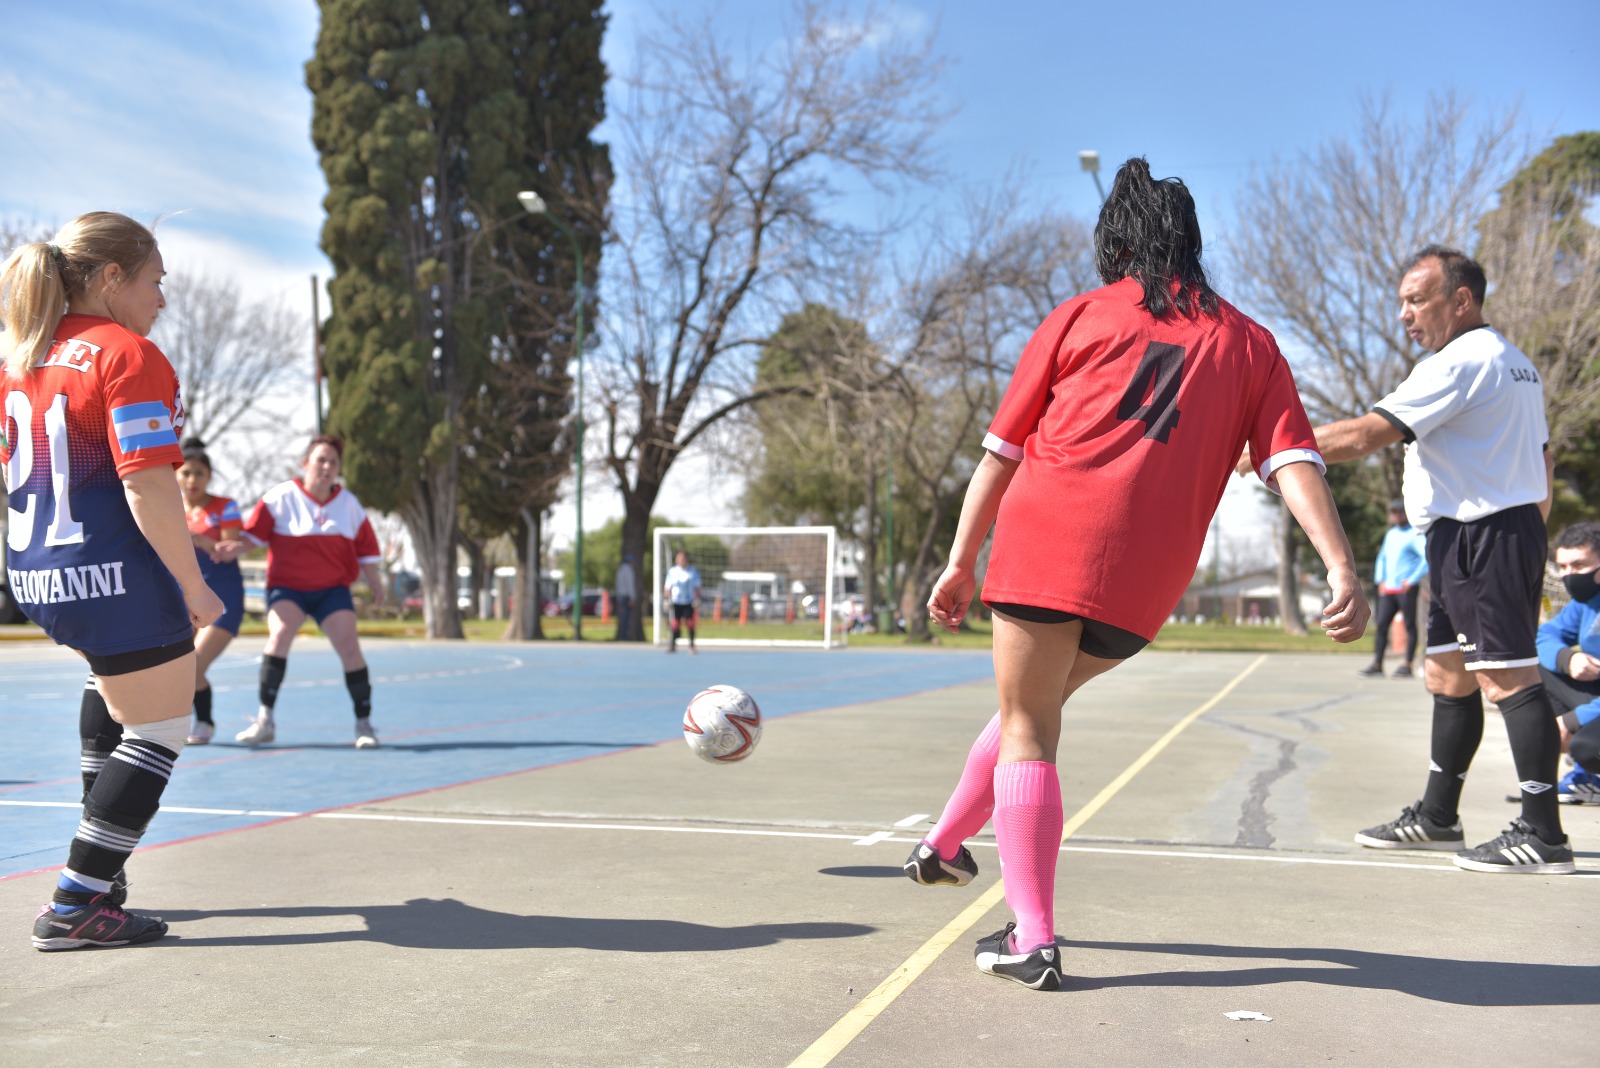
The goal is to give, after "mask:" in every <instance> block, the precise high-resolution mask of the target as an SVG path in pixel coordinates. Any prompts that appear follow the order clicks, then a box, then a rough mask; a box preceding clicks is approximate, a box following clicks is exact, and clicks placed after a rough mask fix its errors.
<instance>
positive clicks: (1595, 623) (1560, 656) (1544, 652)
mask: <svg viewBox="0 0 1600 1068" xmlns="http://www.w3.org/2000/svg"><path fill="white" fill-rule="evenodd" d="M1538 644H1539V663H1541V664H1543V665H1544V666H1545V667H1546V668H1548V669H1549V670H1550V671H1553V672H1555V673H1556V674H1557V675H1561V676H1563V677H1566V676H1567V661H1569V660H1571V659H1572V647H1573V646H1574V645H1576V646H1577V647H1578V648H1579V649H1580V650H1582V651H1583V652H1584V653H1585V654H1586V655H1588V656H1592V657H1595V658H1597V659H1600V597H1595V598H1594V599H1592V600H1589V601H1572V602H1570V603H1569V604H1568V605H1567V607H1565V608H1563V609H1562V610H1561V611H1560V612H1559V613H1557V615H1556V618H1554V619H1552V620H1551V621H1550V622H1548V623H1546V624H1544V626H1542V627H1540V628H1539V638H1538ZM1572 712H1573V714H1574V715H1575V716H1577V717H1578V722H1579V723H1580V724H1588V723H1592V722H1593V721H1595V720H1596V719H1600V697H1597V698H1595V699H1594V700H1593V701H1590V702H1589V703H1588V704H1586V705H1579V706H1578V707H1577V708H1575V709H1573V710H1572Z"/></svg>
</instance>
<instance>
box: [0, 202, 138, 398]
mask: <svg viewBox="0 0 1600 1068" xmlns="http://www.w3.org/2000/svg"><path fill="white" fill-rule="evenodd" d="M155 251H156V239H155V235H154V234H152V233H151V232H150V231H149V230H148V229H146V228H145V227H144V226H141V225H140V224H139V223H137V222H134V221H133V220H132V219H130V218H128V217H127V216H126V215H119V214H117V213H116V212H112V211H91V212H89V213H88V214H86V215H80V216H78V217H77V218H76V219H73V220H72V221H71V222H69V223H67V225H65V226H63V227H62V228H61V232H60V233H58V234H56V236H55V239H54V240H53V241H34V242H31V243H29V244H26V245H23V246H21V247H20V248H18V249H17V250H16V251H15V252H13V253H12V254H11V256H10V257H9V258H8V259H7V260H6V262H5V266H4V267H0V302H3V304H4V309H3V311H0V322H3V323H4V325H5V331H6V334H7V335H8V336H7V338H6V341H5V349H6V352H5V362H6V366H7V367H9V368H10V369H12V370H14V371H17V372H19V373H21V374H27V373H28V372H30V371H32V370H33V368H34V367H35V365H37V364H38V362H39V359H40V358H41V357H42V356H43V355H44V354H45V351H46V350H47V349H49V347H50V342H51V341H52V339H54V337H55V332H56V327H58V326H60V325H61V317H62V316H63V315H65V314H66V312H67V304H68V302H69V301H70V300H71V299H72V298H73V297H77V296H82V295H84V294H85V293H87V292H88V288H89V285H90V283H91V282H93V281H94V279H95V278H97V277H98V276H99V274H100V272H101V271H102V270H104V268H105V266H106V264H108V263H115V264H116V265H117V266H119V267H121V268H122V272H123V277H125V278H132V277H133V276H134V275H135V274H137V273H139V271H140V269H141V268H143V267H144V265H145V263H146V262H147V261H148V260H149V259H150V257H151V256H152V255H153V254H154V253H155Z"/></svg>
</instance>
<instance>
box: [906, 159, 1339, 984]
mask: <svg viewBox="0 0 1600 1068" xmlns="http://www.w3.org/2000/svg"><path fill="white" fill-rule="evenodd" d="M1200 251H1201V240H1200V226H1199V223H1198V221H1197V219H1196V217H1195V211H1194V201H1193V199H1192V198H1191V197H1190V195H1189V191H1188V190H1187V189H1186V188H1185V187H1184V185H1183V183H1182V182H1180V181H1178V180H1177V179H1172V178H1169V179H1165V180H1163V181H1156V180H1155V179H1153V178H1152V177H1151V176H1150V168H1149V165H1148V164H1147V163H1146V162H1145V161H1144V160H1143V159H1130V160H1129V161H1128V162H1127V163H1125V164H1123V166H1122V167H1121V168H1120V169H1119V170H1118V171H1117V176H1116V179H1115V181H1114V182H1113V184H1112V188H1111V194H1110V196H1109V197H1107V198H1106V203H1105V206H1104V207H1103V209H1102V210H1101V213H1100V219H1099V222H1098V224H1097V225H1096V227H1095V253H1096V266H1097V268H1098V270H1099V274H1100V277H1101V279H1102V280H1103V281H1104V282H1105V283H1106V285H1105V286H1104V287H1103V288H1101V289H1097V290H1094V291H1092V292H1090V293H1085V294H1083V295H1081V296H1079V297H1076V298H1074V299H1073V300H1070V301H1068V302H1066V303H1065V304H1063V305H1061V306H1060V307H1059V308H1057V309H1056V310H1055V311H1054V312H1052V313H1051V314H1050V316H1049V317H1048V318H1046V320H1045V321H1044V323H1043V324H1041V325H1040V327H1039V328H1038V330H1036V331H1035V332H1034V335H1033V337H1032V338H1031V339H1030V340H1029V342H1028V344H1027V346H1026V347H1025V348H1024V350H1023V352H1022V355H1021V357H1020V358H1019V360H1018V362H1017V368H1016V372H1015V374H1014V375H1013V377H1012V380H1011V383H1010V385H1009V386H1008V387H1007V390H1006V394H1005V397H1004V399H1003V400H1002V401H1001V404H1000V407H999V409H998V411H997V412H996V413H995V418H994V422H993V423H992V424H991V425H990V428H989V434H988V436H987V437H986V438H985V440H984V453H983V457H982V459H981V460H980V461H979V463H978V467H977V470H976V472H975V473H974V474H973V476H972V482H971V484H970V486H969V487H968V489H967V496H966V501H965V503H964V504H963V506H962V511H961V518H960V520H959V523H958V526H957V531H956V535H955V541H954V544H953V545H952V547H951V550H950V563H949V565H948V567H947V568H946V569H945V572H944V574H943V575H942V576H941V577H940V578H939V581H938V583H937V584H936V585H935V586H934V590H933V596H932V598H931V599H930V600H929V602H928V611H929V614H930V616H931V617H932V618H933V620H934V621H935V622H936V623H938V624H939V625H940V626H943V627H945V628H947V629H949V630H951V631H955V630H956V629H957V628H958V627H959V626H960V623H961V620H962V618H963V617H964V616H965V615H966V613H967V610H968V608H969V607H970V606H971V603H972V597H973V591H974V589H975V586H976V575H975V567H976V563H977V557H978V550H979V548H980V547H981V546H982V544H983V542H984V540H985V538H987V537H988V534H989V529H990V527H991V526H992V527H994V529H995V537H994V546H993V548H992V550H991V552H990V557H989V569H988V572H987V574H986V576H985V578H984V587H983V590H984V602H985V603H986V604H988V605H989V607H990V608H991V609H992V610H993V612H994V665H995V679H996V681H997V683H998V684H999V690H1000V711H999V712H998V713H997V714H996V716H995V717H994V719H993V720H991V721H990V724H989V726H988V728H986V729H985V731H984V732H983V733H982V734H981V735H980V736H979V738H978V741H977V743H976V744H974V746H973V748H972V750H971V753H970V754H969V756H968V760H967V766H966V769H965V771H964V772H963V774H962V777H961V780H960V782H959V783H958V785H957V788H956V791H955V794H954V795H953V796H952V797H951V799H950V802H949V804H947V805H946V806H945V810H944V814H943V815H942V816H941V817H940V819H939V822H938V824H936V825H935V827H934V829H933V831H932V832H930V833H929V835H928V837H927V838H926V839H925V840H924V841H923V842H921V843H919V844H918V846H917V847H916V848H915V849H913V850H912V853H911V856H910V857H909V858H908V859H907V861H906V864H905V871H906V874H907V875H908V876H909V877H910V878H912V879H913V880H915V881H916V882H918V883H922V884H924V885H939V884H950V885H964V884H965V883H967V882H970V881H971V879H972V877H973V876H974V875H976V874H977V865H976V864H975V863H973V861H972V855H971V853H970V852H968V850H967V849H966V848H965V846H963V845H962V842H963V841H964V840H965V839H966V838H968V837H970V836H971V835H973V834H975V833H977V832H978V831H979V830H980V829H982V827H983V825H984V824H985V823H986V822H988V820H989V817H990V813H991V811H992V812H993V818H994V825H995V837H996V839H997V842H998V845H999V852H1000V861H1001V864H1002V865H1003V867H1004V871H1005V891H1006V902H1007V904H1009V905H1010V906H1011V908H1012V910H1013V911H1014V912H1015V913H1016V916H1017V919H1016V922H1015V923H1012V924H1008V925H1007V926H1006V928H1005V929H1004V930H1001V931H997V932H995V933H994V934H992V935H990V936H988V937H987V938H984V939H982V940H980V941H979V943H978V950H977V965H978V967H979V969H980V970H982V971H985V972H987V973H989V974H991V975H996V976H999V977H1001V978H1004V979H1009V980H1012V981H1013V982H1018V983H1021V984H1023V985H1024V986H1028V987H1031V988H1033V989H1044V990H1054V989H1056V988H1058V987H1059V986H1060V983H1061V975H1062V969H1061V962H1060V957H1059V951H1058V949H1057V947H1056V943H1055V916H1054V907H1055V875H1056V859H1057V856H1058V852H1059V850H1060V846H1061V831H1062V809H1061V787H1060V781H1059V779H1058V778H1057V775H1056V766H1055V761H1056V749H1057V745H1058V743H1059V740H1060V735H1061V708H1062V705H1063V704H1065V702H1066V701H1067V699H1068V698H1069V697H1070V696H1071V695H1072V694H1073V693H1074V692H1075V691H1076V690H1077V689H1078V687H1080V686H1082V685H1083V684H1084V683H1085V682H1087V681H1089V680H1090V679H1092V678H1094V677H1095V676H1096V675H1100V674H1102V673H1104V672H1106V671H1109V670H1111V669H1112V668H1113V667H1115V666H1116V665H1117V664H1118V663H1119V662H1120V661H1122V660H1125V659H1127V658H1128V657H1130V656H1133V655H1134V654H1135V653H1137V652H1138V651H1139V650H1140V649H1142V648H1143V647H1144V646H1145V644H1146V643H1148V642H1149V641H1150V640H1151V639H1152V638H1153V637H1154V636H1155V633H1156V631H1157V630H1158V629H1159V628H1160V626H1161V624H1162V622H1163V621H1165V620H1166V619H1167V617H1168V616H1169V615H1170V614H1171V612H1172V609H1173V608H1174V606H1175V605H1176V604H1177V602H1178V599H1179V598H1180V597H1181V596H1182V594H1183V590H1184V588H1185V587H1186V586H1187V584H1188V582H1189V580H1190V579H1191V578H1192V577H1193V575H1194V569H1195V564H1196V562H1197V561H1198V559H1199V555H1200V548H1201V545H1202V544H1203V543H1204V540H1205V534H1206V528H1207V526H1208V525H1209V523H1210V521H1211V516H1212V514H1213V513H1214V512H1215V511H1216V507H1217V503H1218V501H1220V500H1221V498H1222V491H1223V488H1224V487H1225V485H1226V484H1227V480H1228V477H1229V476H1230V475H1231V474H1232V471H1233V465H1234V462H1235V461H1236V460H1237V459H1238V457H1239V454H1240V453H1241V452H1242V451H1243V450H1244V447H1245V445H1246V444H1247V443H1248V444H1249V445H1250V446H1251V450H1252V454H1253V455H1254V456H1258V457H1262V458H1263V459H1262V461H1261V463H1260V465H1259V468H1258V470H1259V472H1260V474H1261V477H1262V480H1263V481H1264V482H1266V483H1267V485H1268V486H1269V487H1270V488H1272V489H1275V490H1278V491H1279V492H1281V493H1282V494H1283V496H1284V499H1285V500H1286V501H1287V502H1288V505H1289V508H1290V510H1291V511H1292V512H1293V513H1294V516H1295V518H1296V519H1298V520H1299V521H1300V525H1301V526H1302V527H1303V528H1304V529H1305V531H1306V534H1307V535H1308V536H1309V537H1310V539H1311V543H1312V545H1313V546H1314V547H1315V548H1316V550H1317V552H1318V553H1319V554H1320V555H1321V557H1322V560H1323V562H1324V563H1325V564H1326V565H1327V567H1328V580H1329V583H1330V585H1331V586H1332V588H1333V602H1332V603H1331V604H1329V605H1328V607H1327V608H1326V609H1324V611H1323V620H1322V625H1323V628H1324V629H1325V630H1326V631H1327V632H1328V634H1329V636H1330V637H1332V638H1333V639H1334V640H1335V641H1340V642H1351V641H1355V640H1356V639H1357V638H1359V637H1360V636H1361V634H1362V632H1363V631H1364V630H1365V628H1366V622H1367V616H1368V609H1367V604H1366V599H1365V598H1364V597H1363V595H1362V592H1361V584H1360V582H1359V581H1358V580H1357V578H1356V572H1355V561H1354V559H1353V557H1352V555H1351V552H1350V545H1349V542H1348V541H1347V540H1346V538H1345V535H1344V528H1343V527H1342V526H1341V525H1340V522H1339V515H1338V512H1337V511H1336V510H1335V508H1334V504H1333V497H1332V495H1331V494H1330V493H1329V492H1328V486H1327V483H1326V482H1325V481H1324V480H1323V474H1322V472H1323V466H1322V459H1321V457H1320V456H1319V455H1318V454H1317V451H1316V444H1317V443H1316V438H1315V437H1313V436H1312V433H1311V424H1310V422H1309V421H1308V420H1307V419H1306V415H1305V411H1304V410H1303V409H1302V408H1301V405H1300V399H1299V395H1298V394H1297V393H1296V391H1295V386H1294V378H1293V376H1292V375H1291V374H1290V372H1289V367H1288V364H1287V363H1286V362H1285V361H1284V358H1283V356H1282V354H1281V353H1280V352H1279V351H1278V347H1277V343H1276V342H1275V341H1274V340H1273V338H1272V335H1271V334H1270V333H1268V332H1267V331H1266V330H1265V329H1263V328H1262V327H1260V326H1258V325H1257V324H1256V323H1254V322H1252V321H1251V320H1249V319H1248V318H1246V317H1245V316H1244V315H1242V314H1241V313H1240V312H1239V311H1238V310H1237V309H1235V308H1233V307H1232V306H1231V305H1229V304H1228V303H1227V302H1226V301H1223V300H1222V299H1221V298H1219V297H1218V296H1217V295H1216V293H1214V292H1213V291H1212V289H1211V287H1210V285H1209V284H1208V282H1207V281H1206V277H1205V272H1204V270H1203V269H1202V268H1201V266H1200Z"/></svg>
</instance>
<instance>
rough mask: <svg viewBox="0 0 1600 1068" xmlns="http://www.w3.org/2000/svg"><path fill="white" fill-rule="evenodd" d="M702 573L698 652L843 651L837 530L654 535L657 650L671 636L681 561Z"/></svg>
mask: <svg viewBox="0 0 1600 1068" xmlns="http://www.w3.org/2000/svg"><path fill="white" fill-rule="evenodd" d="M680 550H682V551H683V552H686V553H688V554H689V563H690V565H692V566H693V567H694V568H696V569H697V570H698V571H699V572H700V582H701V587H700V611H699V615H698V619H697V622H696V628H695V630H696V641H697V643H698V644H700V645H789V646H812V647H815V646H821V647H822V648H824V649H827V648H832V647H834V646H842V645H844V644H845V639H844V635H845V633H846V630H847V627H846V626H844V625H841V624H842V623H843V622H845V618H844V616H842V615H841V613H848V612H849V610H850V607H849V602H848V601H847V599H846V598H845V595H844V594H845V591H844V584H843V582H842V580H841V579H840V577H839V567H838V545H837V539H836V534H835V529H834V528H833V527H657V528H656V530H655V538H654V551H653V563H654V565H655V570H654V574H655V590H654V592H653V594H652V597H651V601H652V603H653V604H654V613H653V614H654V619H655V631H654V635H653V640H654V642H655V643H656V644H657V645H665V644H667V641H668V639H669V638H670V637H671V634H672V606H671V604H670V603H669V602H668V600H667V597H666V595H665V593H664V592H663V587H664V585H665V583H666V576H667V571H668V569H669V568H671V567H672V564H673V561H674V559H675V557H676V555H677V553H678V552H679V551H680Z"/></svg>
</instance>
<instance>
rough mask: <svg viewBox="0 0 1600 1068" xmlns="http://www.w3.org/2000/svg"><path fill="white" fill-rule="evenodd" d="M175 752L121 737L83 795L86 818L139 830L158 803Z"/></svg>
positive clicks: (135, 739) (156, 745)
mask: <svg viewBox="0 0 1600 1068" xmlns="http://www.w3.org/2000/svg"><path fill="white" fill-rule="evenodd" d="M177 759H178V755H177V754H176V753H174V752H173V751H172V750H170V749H168V748H167V747H166V746H164V745H159V744H157V743H155V742H151V741H146V740H145V739H143V738H134V739H130V740H128V741H124V742H123V743H122V744H121V745H119V746H117V748H116V750H115V751H114V752H113V753H112V754H111V756H110V758H109V759H108V760H107V761H106V764H105V767H104V768H103V769H101V771H100V775H99V777H98V778H97V779H96V780H95V784H94V788H93V789H91V790H90V791H89V796H88V797H86V798H84V802H83V813H84V816H85V817H87V818H88V819H90V820H93V821H96V822H99V823H104V824H109V825H111V826H113V827H118V828H125V829H127V830H129V831H132V832H134V834H136V835H138V834H143V833H144V829H145V828H146V827H147V826H149V825H150V821H151V820H152V819H154V818H155V814H156V810H157V809H159V808H160V807H161V794H162V791H164V790H165V789H166V788H167V780H168V779H169V778H171V776H172V764H173V761H175V760H177Z"/></svg>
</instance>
